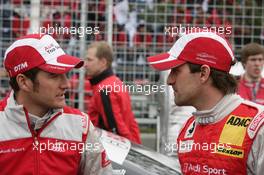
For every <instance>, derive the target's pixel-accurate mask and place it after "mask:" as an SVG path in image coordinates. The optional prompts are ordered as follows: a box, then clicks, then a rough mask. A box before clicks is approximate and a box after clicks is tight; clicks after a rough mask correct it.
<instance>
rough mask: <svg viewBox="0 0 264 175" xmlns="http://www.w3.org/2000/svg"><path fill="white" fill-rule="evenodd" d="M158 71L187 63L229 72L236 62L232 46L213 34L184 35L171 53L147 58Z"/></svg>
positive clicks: (196, 33)
mask: <svg viewBox="0 0 264 175" xmlns="http://www.w3.org/2000/svg"><path fill="white" fill-rule="evenodd" d="M147 59H148V62H149V64H150V65H151V66H152V67H153V68H155V69H157V70H168V69H171V68H174V67H177V66H180V65H182V64H184V63H186V62H189V63H193V64H199V65H202V64H206V65H208V66H210V67H212V68H215V69H217V70H221V71H225V72H229V70H230V68H231V65H232V62H233V61H234V60H235V57H234V53H233V51H232V48H231V45H230V44H229V43H228V41H226V40H225V39H224V38H223V37H221V36H220V35H218V34H216V33H213V32H203V31H202V32H193V33H188V34H183V35H182V36H181V37H180V38H179V39H178V40H177V41H176V42H175V44H174V45H173V46H172V48H171V49H170V51H169V52H167V53H162V54H159V55H155V56H150V57H148V58H147Z"/></svg>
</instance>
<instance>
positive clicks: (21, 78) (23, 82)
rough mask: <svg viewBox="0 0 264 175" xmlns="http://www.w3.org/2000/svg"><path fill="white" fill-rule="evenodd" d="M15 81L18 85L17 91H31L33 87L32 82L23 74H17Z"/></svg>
mask: <svg viewBox="0 0 264 175" xmlns="http://www.w3.org/2000/svg"><path fill="white" fill-rule="evenodd" d="M16 81H17V84H18V87H19V89H21V90H24V91H27V92H29V91H31V90H32V87H33V83H32V81H31V80H30V79H29V78H28V77H26V76H25V75H24V74H18V75H17V76H16Z"/></svg>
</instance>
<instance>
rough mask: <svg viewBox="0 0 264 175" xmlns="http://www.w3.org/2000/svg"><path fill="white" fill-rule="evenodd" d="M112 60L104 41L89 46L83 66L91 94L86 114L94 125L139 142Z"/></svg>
mask: <svg viewBox="0 0 264 175" xmlns="http://www.w3.org/2000/svg"><path fill="white" fill-rule="evenodd" d="M112 61H113V51H112V48H111V47H110V46H109V45H108V44H107V43H106V42H103V41H100V42H94V43H92V44H90V45H89V46H88V49H87V55H86V58H85V65H84V67H85V70H86V77H90V84H91V88H92V92H93V95H92V96H90V97H91V98H90V99H89V103H87V104H89V106H88V107H87V109H88V114H89V115H90V117H91V120H92V122H93V124H94V125H95V126H97V127H99V128H103V129H105V130H107V131H111V132H113V133H115V134H118V135H120V136H123V137H126V138H127V139H129V140H131V141H132V142H134V143H141V139H140V132H139V127H138V124H137V122H136V120H135V117H134V114H133V111H132V108H131V101H130V96H129V94H128V90H127V89H126V87H125V85H124V84H123V82H122V81H121V80H120V79H119V78H118V77H117V76H116V75H114V73H113V70H112Z"/></svg>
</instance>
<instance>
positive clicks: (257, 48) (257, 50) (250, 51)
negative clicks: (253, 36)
mask: <svg viewBox="0 0 264 175" xmlns="http://www.w3.org/2000/svg"><path fill="white" fill-rule="evenodd" d="M258 54H262V55H263V56H264V48H263V47H262V46H261V45H260V44H258V43H249V44H246V45H245V46H244V47H243V48H242V49H241V62H242V63H243V64H245V63H246V62H247V60H248V57H249V56H251V55H258Z"/></svg>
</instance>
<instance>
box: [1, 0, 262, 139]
mask: <svg viewBox="0 0 264 175" xmlns="http://www.w3.org/2000/svg"><path fill="white" fill-rule="evenodd" d="M0 2H1V4H0V53H1V63H0V76H1V77H0V78H1V79H0V83H1V84H0V93H1V94H0V95H1V97H4V96H5V94H6V93H7V92H8V90H9V85H8V80H7V77H6V74H5V72H4V70H3V64H2V62H3V57H4V52H5V50H6V48H7V47H8V46H9V45H10V43H11V42H13V41H14V40H15V39H16V38H17V37H20V36H22V35H25V34H27V33H47V34H50V35H52V36H53V37H54V38H55V39H56V40H57V41H58V42H59V43H60V44H61V45H62V47H63V49H64V50H65V51H66V52H67V53H68V54H71V55H75V56H78V57H81V58H84V57H85V51H86V47H87V45H88V44H89V43H91V42H93V41H100V40H105V41H108V42H109V43H110V44H111V45H112V47H113V49H114V53H115V61H114V64H113V68H114V71H115V73H116V74H117V75H118V76H119V77H120V79H121V80H123V81H124V83H125V85H129V87H131V89H132V90H131V91H130V94H131V98H132V104H133V110H134V113H135V116H136V117H137V118H138V120H139V121H141V122H142V123H148V119H156V117H157V116H161V117H160V118H161V119H162V120H160V121H158V123H160V124H161V126H165V125H166V123H167V122H168V119H167V116H168V115H169V114H168V113H169V107H168V106H166V104H168V103H167V96H168V95H167V94H169V93H168V87H167V86H165V84H166V78H165V75H166V73H164V72H161V73H160V72H156V71H154V70H153V69H151V68H150V67H149V65H148V64H147V63H146V57H147V56H149V55H154V54H157V53H161V52H166V51H167V50H168V49H169V48H170V47H171V46H172V44H173V43H174V42H175V40H176V39H177V38H178V33H179V32H180V31H181V30H184V28H191V27H200V28H207V29H210V30H217V31H221V32H223V34H224V35H225V37H226V38H227V39H228V40H230V41H231V43H232V44H233V48H234V51H235V54H236V56H237V59H238V60H239V51H240V48H241V47H242V46H243V45H244V44H247V43H249V42H258V43H261V44H264V1H262V0H223V1H217V0H1V1H0ZM72 74H75V75H76V74H77V75H78V76H79V77H80V79H82V78H83V76H84V75H83V74H84V70H80V71H78V72H73V73H72ZM84 86H85V81H80V82H78V87H77V88H74V89H72V90H71V92H70V93H78V96H77V97H78V98H69V100H68V104H70V105H74V106H76V107H79V108H80V109H83V110H86V109H85V103H86V102H85V95H86V94H87V92H85V90H84V88H83V87H84ZM153 87H154V88H153ZM70 93H69V94H70ZM69 97H70V95H69ZM149 123H153V122H151V120H150V122H149ZM166 132H167V131H166V128H165V129H162V127H161V131H160V132H159V134H158V135H162V136H164V137H166V135H167V133H166Z"/></svg>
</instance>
